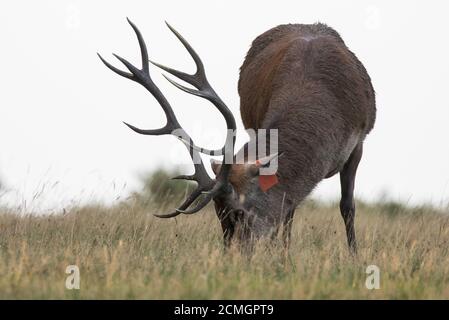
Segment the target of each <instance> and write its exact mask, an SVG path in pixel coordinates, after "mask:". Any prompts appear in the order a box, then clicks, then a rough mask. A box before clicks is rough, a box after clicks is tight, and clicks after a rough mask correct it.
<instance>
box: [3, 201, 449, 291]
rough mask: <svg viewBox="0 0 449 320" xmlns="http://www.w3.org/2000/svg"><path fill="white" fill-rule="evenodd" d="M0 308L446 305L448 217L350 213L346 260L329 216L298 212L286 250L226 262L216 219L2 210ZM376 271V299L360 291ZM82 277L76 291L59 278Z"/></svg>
mask: <svg viewBox="0 0 449 320" xmlns="http://www.w3.org/2000/svg"><path fill="white" fill-rule="evenodd" d="M0 211H1V213H0V298H3V299H5V298H8V299H9V298H12V299H16V298H19V299H27V298H37V299H57V298H63V299H65V298H67V299H73V298H75V299H91V298H92V299H105V298H112V299H115V298H123V299H155V298H158V299H168V298H181V299H184V298H189V299H200V298H201V299H222V298H223V299H255V298H260V299H328V298H336V299H346V298H355V299H360V298H370V299H371V298H395V299H398V298H418V299H421V298H423V299H427V298H437V299H438V298H449V281H448V275H449V252H448V247H449V243H448V242H449V215H447V212H440V211H437V210H434V209H432V208H426V207H421V208H405V207H403V206H401V205H399V204H395V203H384V204H378V205H365V204H363V203H359V205H358V212H357V218H356V231H357V236H358V242H359V255H358V256H357V257H356V258H352V257H351V256H350V255H349V254H348V250H347V245H346V238H345V234H344V227H343V221H342V219H341V217H340V213H339V211H338V206H337V205H334V206H331V205H322V204H317V203H314V202H312V201H309V202H306V203H305V204H304V205H303V206H302V207H301V208H299V209H298V210H297V213H296V216H295V222H294V226H293V237H292V245H291V248H290V251H289V255H288V256H285V255H284V252H283V250H282V247H281V246H279V245H276V244H275V245H273V246H266V244H259V245H258V247H257V250H256V252H255V254H254V256H253V257H252V258H251V259H248V258H247V257H244V256H241V255H240V254H239V253H238V252H237V250H231V251H230V252H227V253H225V252H223V247H222V242H221V235H220V234H221V230H220V227H219V224H218V221H217V218H216V217H215V213H214V212H213V210H211V209H208V210H205V211H204V212H202V213H199V214H196V215H193V216H181V217H179V218H177V219H176V220H174V219H172V220H160V219H157V218H154V217H153V216H152V215H151V213H154V212H156V211H159V208H152V207H151V206H143V205H142V203H141V202H139V201H135V200H134V201H129V202H126V203H123V204H121V205H118V206H115V207H113V208H105V207H101V206H86V207H81V208H73V209H71V210H69V211H68V212H66V213H65V214H54V215H47V216H34V215H22V216H19V215H17V214H15V213H14V212H11V211H9V210H7V209H3V210H0ZM371 264H374V265H377V266H378V267H379V268H380V271H381V280H380V289H379V290H368V289H367V288H366V287H365V280H366V276H367V275H366V274H365V270H366V267H367V266H368V265H371ZM68 265H77V266H78V267H79V269H80V276H81V288H80V290H67V289H66V288H65V279H66V277H67V276H68V275H67V274H65V269H66V267H67V266H68Z"/></svg>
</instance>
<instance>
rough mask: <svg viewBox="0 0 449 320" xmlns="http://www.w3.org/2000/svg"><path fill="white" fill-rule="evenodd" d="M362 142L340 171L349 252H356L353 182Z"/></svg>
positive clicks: (341, 208)
mask: <svg viewBox="0 0 449 320" xmlns="http://www.w3.org/2000/svg"><path fill="white" fill-rule="evenodd" d="M362 153H363V144H362V143H359V144H358V145H357V146H356V147H355V149H354V150H353V151H352V153H351V156H350V157H349V159H348V161H346V163H345V165H344V166H343V169H342V170H341V171H340V185H341V200H340V212H341V215H342V217H343V220H344V223H345V227H346V236H347V238H348V245H349V250H350V251H351V253H353V254H356V253H357V242H356V239H355V230H354V218H355V203H354V184H355V176H356V172H357V167H358V165H359V162H360V159H361V158H362Z"/></svg>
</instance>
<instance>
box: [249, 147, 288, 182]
mask: <svg viewBox="0 0 449 320" xmlns="http://www.w3.org/2000/svg"><path fill="white" fill-rule="evenodd" d="M283 154H284V153H283V152H281V153H277V152H276V153H273V154H270V155H269V156H266V157H263V158H260V159H258V160H256V162H254V163H253V164H250V165H249V168H248V172H249V174H250V175H251V176H253V177H255V176H258V175H259V174H260V170H259V169H260V168H266V167H268V166H269V165H270V163H271V161H273V160H274V159H278V158H279V157H281V156H282V155H283Z"/></svg>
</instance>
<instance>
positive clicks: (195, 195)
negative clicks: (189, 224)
mask: <svg viewBox="0 0 449 320" xmlns="http://www.w3.org/2000/svg"><path fill="white" fill-rule="evenodd" d="M201 192H202V191H201V187H200V186H198V187H197V188H196V189H195V190H194V191H193V192H192V193H191V194H190V196H189V197H188V198H187V199H186V200H185V201H184V202H183V203H182V204H181V205H180V206H179V208H178V209H176V210H175V211H174V212H171V213H168V214H154V216H155V217H158V218H174V217H176V216H178V215H180V214H181V213H183V211H184V210H185V209H187V208H188V207H189V206H190V205H191V204H192V203H193V202H194V201H195V200H196V199H197V198H198V197H199V196H200V195H201ZM206 204H207V203H206Z"/></svg>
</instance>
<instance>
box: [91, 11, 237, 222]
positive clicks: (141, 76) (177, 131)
mask: <svg viewBox="0 0 449 320" xmlns="http://www.w3.org/2000/svg"><path fill="white" fill-rule="evenodd" d="M127 20H128V22H129V24H130V25H131V27H132V28H133V30H134V32H135V33H136V36H137V40H138V41H139V45H140V52H141V58H142V68H141V69H138V68H136V67H135V66H133V65H132V64H131V63H129V62H128V61H127V60H126V59H124V58H122V57H120V56H118V55H116V54H114V56H115V57H116V58H117V59H118V60H120V62H122V63H123V64H124V65H125V67H126V68H127V69H128V70H129V72H125V71H122V70H120V69H118V68H116V67H114V66H113V65H111V64H110V63H109V62H107V61H106V60H105V59H103V57H102V56H101V55H100V54H98V56H99V57H100V59H101V61H102V62H103V63H104V64H105V65H106V66H107V67H108V68H109V69H111V70H112V71H114V72H115V73H117V74H118V75H120V76H122V77H125V78H128V79H130V80H133V81H135V82H137V83H139V84H141V85H142V86H144V87H145V88H146V89H147V90H148V91H149V92H150V93H151V94H152V95H153V97H154V98H155V99H156V100H157V101H158V103H159V104H160V106H161V107H162V109H163V111H164V113H165V116H166V118H167V123H166V125H165V126H164V127H162V128H159V129H149V130H143V129H139V128H136V127H135V126H133V125H130V124H128V123H126V122H125V124H126V125H127V126H128V127H129V128H130V129H131V130H133V131H135V132H137V133H139V134H144V135H166V134H170V135H174V136H176V137H178V138H179V139H181V140H182V141H183V142H184V144H185V146H186V147H187V149H188V150H189V154H190V157H191V159H192V161H193V164H194V168H195V171H194V174H193V175H182V176H177V177H175V178H174V179H185V180H193V181H196V182H197V184H198V185H197V187H196V189H195V190H194V191H193V192H192V193H191V194H190V195H189V196H188V197H187V199H186V200H185V201H184V202H183V203H182V204H181V205H180V206H179V207H178V208H177V209H176V210H175V211H174V212H172V213H169V214H166V215H155V216H157V217H160V218H172V217H176V216H177V215H179V214H181V213H184V214H192V213H196V212H198V211H199V210H201V209H202V208H204V207H205V206H206V205H207V204H208V203H209V202H210V201H211V200H212V199H213V197H214V196H216V195H217V194H219V193H220V192H224V191H226V185H227V183H228V175H229V172H230V169H231V163H232V157H233V154H234V144H235V137H234V134H233V132H234V130H235V129H236V124H235V119H234V116H233V115H232V113H231V111H230V110H229V109H228V107H227V106H226V105H225V104H224V102H223V101H222V100H221V99H220V97H219V96H218V95H217V94H216V93H215V91H214V90H213V88H212V87H211V85H210V84H209V82H208V80H207V78H206V74H205V70H204V65H203V63H202V61H201V59H200V58H199V56H198V55H197V54H196V52H195V51H194V50H193V48H192V47H191V46H190V45H189V43H188V42H187V41H186V40H185V39H184V38H183V37H182V36H181V35H180V34H179V33H178V32H176V30H175V29H173V28H172V27H171V26H170V25H169V24H168V23H167V26H168V27H169V28H170V30H171V31H172V32H173V33H174V34H175V35H176V37H177V38H178V39H179V40H180V41H181V42H182V44H183V45H184V47H185V48H186V49H187V51H188V52H189V53H190V55H191V56H192V58H193V60H194V61H195V64H196V67H197V71H196V73H195V74H194V75H190V74H187V73H184V72H180V71H177V70H174V69H171V68H168V67H165V66H163V65H160V64H157V63H155V62H152V61H151V62H152V63H153V64H155V65H156V66H158V67H160V68H162V69H163V70H165V71H167V72H169V73H171V74H173V75H174V76H176V77H178V78H180V79H181V80H184V81H185V82H187V83H189V84H191V85H193V86H194V87H195V88H196V89H198V90H194V89H190V88H187V87H184V86H182V85H180V84H178V83H176V82H174V81H173V80H171V79H169V78H167V77H166V78H167V79H168V80H169V81H170V82H171V83H172V84H173V85H175V86H176V87H178V88H179V89H181V90H183V91H186V92H188V93H190V94H194V95H197V96H199V97H202V98H205V99H207V100H209V101H210V102H212V103H213V104H214V105H215V107H216V108H217V109H218V110H219V111H220V112H221V114H222V115H223V117H224V118H225V120H226V124H227V127H228V133H227V137H226V141H225V145H224V146H223V147H222V148H221V149H217V150H208V149H204V148H200V147H197V146H196V145H195V143H194V142H193V140H192V139H191V137H190V136H189V135H188V134H187V132H186V131H185V130H184V128H182V127H181V125H180V124H179V122H178V120H177V118H176V115H175V113H174V112H173V109H172V107H171V106H170V104H169V102H168V101H167V99H166V98H165V96H164V95H163V94H162V92H161V91H160V90H159V88H158V87H157V86H156V85H155V84H154V82H153V80H152V79H151V76H150V72H149V64H148V62H149V60H148V51H147V47H146V44H145V41H144V40H143V37H142V34H141V33H140V31H139V29H138V28H137V27H136V26H135V25H134V23H132V22H131V21H130V20H129V19H127ZM186 138H187V139H186ZM198 150H200V151H201V152H205V153H209V154H212V155H213V154H216V153H218V152H220V154H223V155H224V161H223V162H224V164H223V166H222V168H221V170H220V172H219V174H218V175H217V179H216V180H212V179H211V178H210V177H209V175H208V174H207V171H206V169H205V167H204V164H203V161H202V159H201V156H200V155H199V152H198ZM201 194H205V195H206V196H205V197H204V198H203V199H202V200H200V201H199V203H198V204H197V205H196V206H195V207H194V208H191V209H189V207H190V205H191V204H192V203H193V202H194V201H195V200H196V199H197V198H198V197H199V196H200V195H201Z"/></svg>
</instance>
